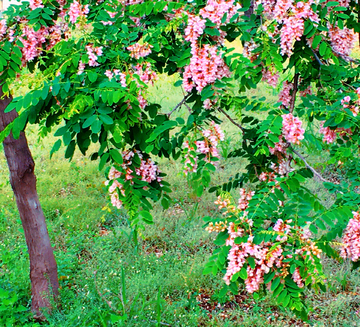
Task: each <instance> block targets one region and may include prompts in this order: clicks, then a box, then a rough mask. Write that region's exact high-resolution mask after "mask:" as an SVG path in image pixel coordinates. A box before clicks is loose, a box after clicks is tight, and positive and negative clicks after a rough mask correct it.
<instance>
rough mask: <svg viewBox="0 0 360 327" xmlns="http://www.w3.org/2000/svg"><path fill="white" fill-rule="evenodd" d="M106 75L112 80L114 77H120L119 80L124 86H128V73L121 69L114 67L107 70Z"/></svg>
mask: <svg viewBox="0 0 360 327" xmlns="http://www.w3.org/2000/svg"><path fill="white" fill-rule="evenodd" d="M104 74H105V76H106V77H107V78H108V79H109V80H111V79H112V78H119V79H120V80H119V82H120V84H121V86H122V87H126V86H127V85H126V75H125V74H124V73H121V72H120V70H119V69H113V70H112V71H111V70H107V71H105V73H104Z"/></svg>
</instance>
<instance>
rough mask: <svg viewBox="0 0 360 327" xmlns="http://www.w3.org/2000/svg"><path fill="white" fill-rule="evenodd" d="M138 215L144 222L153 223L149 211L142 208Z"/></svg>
mask: <svg viewBox="0 0 360 327" xmlns="http://www.w3.org/2000/svg"><path fill="white" fill-rule="evenodd" d="M140 215H141V216H142V218H143V221H144V222H145V223H147V224H153V223H154V220H153V217H152V215H151V213H150V212H148V211H145V210H142V211H140Z"/></svg>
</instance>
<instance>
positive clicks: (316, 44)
mask: <svg viewBox="0 0 360 327" xmlns="http://www.w3.org/2000/svg"><path fill="white" fill-rule="evenodd" d="M321 40H322V36H321V35H316V36H315V37H314V40H313V43H312V45H311V46H312V48H313V49H316V48H317V47H318V45H319V43H320V41H321Z"/></svg>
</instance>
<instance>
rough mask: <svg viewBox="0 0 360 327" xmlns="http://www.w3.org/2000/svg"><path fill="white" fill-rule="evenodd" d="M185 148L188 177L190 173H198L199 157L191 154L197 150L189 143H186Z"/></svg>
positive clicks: (185, 165)
mask: <svg viewBox="0 0 360 327" xmlns="http://www.w3.org/2000/svg"><path fill="white" fill-rule="evenodd" d="M183 147H184V148H185V149H186V150H185V151H186V154H185V162H184V174H185V175H187V174H188V173H191V172H192V173H196V171H197V167H198V164H197V156H196V155H194V154H192V153H191V152H195V148H194V147H193V146H190V143H189V141H185V142H184V144H183Z"/></svg>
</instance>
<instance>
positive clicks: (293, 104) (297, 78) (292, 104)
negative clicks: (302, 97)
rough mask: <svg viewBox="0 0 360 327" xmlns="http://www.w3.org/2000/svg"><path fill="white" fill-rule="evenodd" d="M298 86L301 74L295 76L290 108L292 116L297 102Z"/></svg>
mask: <svg viewBox="0 0 360 327" xmlns="http://www.w3.org/2000/svg"><path fill="white" fill-rule="evenodd" d="M298 84H299V73H296V74H295V76H294V88H293V91H292V95H291V101H290V107H289V111H290V113H291V114H292V113H293V111H294V108H295V101H296V93H297V91H298Z"/></svg>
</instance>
